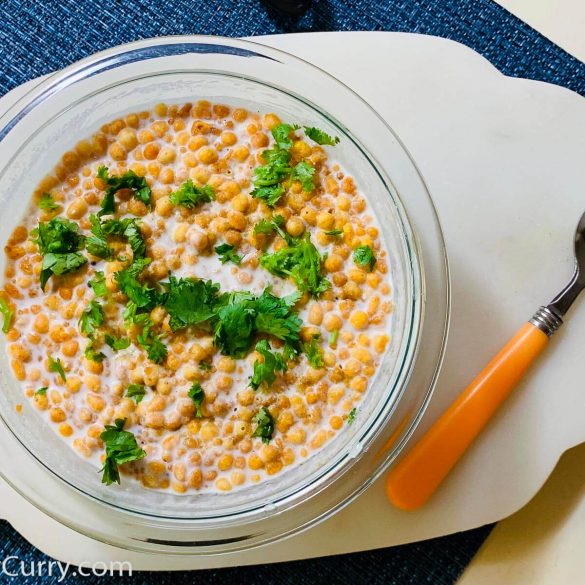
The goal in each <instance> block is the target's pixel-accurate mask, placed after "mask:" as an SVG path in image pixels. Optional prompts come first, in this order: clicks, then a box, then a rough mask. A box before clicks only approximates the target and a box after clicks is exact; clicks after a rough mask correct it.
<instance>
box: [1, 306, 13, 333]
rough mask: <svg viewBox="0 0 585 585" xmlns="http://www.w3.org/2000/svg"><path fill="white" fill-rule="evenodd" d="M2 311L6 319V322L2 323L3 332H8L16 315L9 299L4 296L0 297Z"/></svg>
mask: <svg viewBox="0 0 585 585" xmlns="http://www.w3.org/2000/svg"><path fill="white" fill-rule="evenodd" d="M0 313H2V317H3V319H4V323H3V325H2V333H8V330H9V329H10V323H11V322H12V317H13V315H14V311H13V310H12V309H11V308H10V305H9V304H8V301H7V300H6V299H5V298H4V297H0Z"/></svg>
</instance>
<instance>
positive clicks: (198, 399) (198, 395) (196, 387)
mask: <svg viewBox="0 0 585 585" xmlns="http://www.w3.org/2000/svg"><path fill="white" fill-rule="evenodd" d="M187 396H189V398H190V399H191V400H192V401H193V403H194V404H195V417H196V418H201V417H202V416H203V412H202V411H201V405H202V404H203V401H204V400H205V392H203V388H202V387H201V384H199V382H195V383H194V384H193V386H191V388H190V389H189V392H188V393H187Z"/></svg>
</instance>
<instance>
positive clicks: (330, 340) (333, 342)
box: [329, 329, 339, 348]
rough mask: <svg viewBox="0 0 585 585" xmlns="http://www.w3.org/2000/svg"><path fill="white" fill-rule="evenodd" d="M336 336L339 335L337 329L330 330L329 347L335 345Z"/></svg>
mask: <svg viewBox="0 0 585 585" xmlns="http://www.w3.org/2000/svg"><path fill="white" fill-rule="evenodd" d="M338 337H339V329H335V330H334V331H332V332H331V335H330V336H329V347H331V348H335V347H337V339H338Z"/></svg>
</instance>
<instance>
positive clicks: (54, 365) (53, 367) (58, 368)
mask: <svg viewBox="0 0 585 585" xmlns="http://www.w3.org/2000/svg"><path fill="white" fill-rule="evenodd" d="M49 372H55V373H56V374H59V376H61V379H62V380H63V382H67V376H66V375H65V369H64V368H63V364H62V362H61V360H60V358H57V359H53V357H51V356H49Z"/></svg>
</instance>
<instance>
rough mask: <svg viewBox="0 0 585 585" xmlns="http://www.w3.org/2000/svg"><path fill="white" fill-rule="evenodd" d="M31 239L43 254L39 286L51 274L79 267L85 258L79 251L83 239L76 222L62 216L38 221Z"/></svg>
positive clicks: (44, 283) (64, 272)
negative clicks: (47, 220)
mask: <svg viewBox="0 0 585 585" xmlns="http://www.w3.org/2000/svg"><path fill="white" fill-rule="evenodd" d="M31 239H32V241H33V242H35V243H36V244H37V246H38V247H39V251H40V253H41V254H42V256H43V262H42V265H41V276H40V281H41V288H42V289H43V290H44V289H45V285H46V284H47V281H48V280H49V278H51V276H52V275H53V274H57V275H61V274H66V273H67V272H72V271H74V270H77V269H78V268H81V267H82V266H83V265H84V264H85V263H86V262H87V259H86V258H85V256H84V255H83V254H81V253H80V252H79V250H81V249H82V248H83V246H84V243H85V239H84V237H83V236H82V235H81V234H80V233H79V231H78V226H77V224H75V223H73V222H72V221H69V220H68V219H64V218H62V217H54V218H53V219H52V220H51V221H49V222H47V223H44V222H39V225H38V227H37V228H36V229H35V230H33V232H32V238H31Z"/></svg>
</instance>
